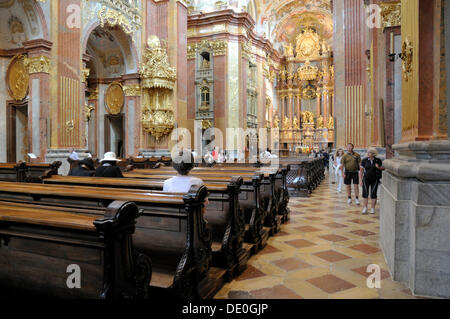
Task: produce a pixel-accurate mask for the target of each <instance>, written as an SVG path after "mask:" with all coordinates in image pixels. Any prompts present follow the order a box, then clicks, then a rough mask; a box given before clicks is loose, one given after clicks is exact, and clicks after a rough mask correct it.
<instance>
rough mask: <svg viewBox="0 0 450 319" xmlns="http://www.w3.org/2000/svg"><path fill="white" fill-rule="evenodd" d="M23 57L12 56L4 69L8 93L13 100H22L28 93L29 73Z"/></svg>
mask: <svg viewBox="0 0 450 319" xmlns="http://www.w3.org/2000/svg"><path fill="white" fill-rule="evenodd" d="M25 59H26V56H24V55H16V56H14V57H13V58H12V60H11V62H10V63H9V65H8V68H7V71H6V85H7V88H8V93H9V95H10V96H11V98H13V99H14V100H15V101H22V100H23V99H24V98H25V97H26V96H27V95H28V88H29V74H28V72H27V66H26V64H25Z"/></svg>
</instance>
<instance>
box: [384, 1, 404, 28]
mask: <svg viewBox="0 0 450 319" xmlns="http://www.w3.org/2000/svg"><path fill="white" fill-rule="evenodd" d="M380 8H381V19H382V25H383V28H387V27H397V26H400V25H401V21H402V15H401V13H402V3H401V2H400V1H397V2H384V3H380Z"/></svg>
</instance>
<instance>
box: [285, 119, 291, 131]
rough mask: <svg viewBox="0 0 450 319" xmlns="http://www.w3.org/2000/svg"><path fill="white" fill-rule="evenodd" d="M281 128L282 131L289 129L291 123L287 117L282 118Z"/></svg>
mask: <svg viewBox="0 0 450 319" xmlns="http://www.w3.org/2000/svg"><path fill="white" fill-rule="evenodd" d="M283 128H284V129H290V128H291V121H289V118H288V117H287V116H285V117H284V121H283Z"/></svg>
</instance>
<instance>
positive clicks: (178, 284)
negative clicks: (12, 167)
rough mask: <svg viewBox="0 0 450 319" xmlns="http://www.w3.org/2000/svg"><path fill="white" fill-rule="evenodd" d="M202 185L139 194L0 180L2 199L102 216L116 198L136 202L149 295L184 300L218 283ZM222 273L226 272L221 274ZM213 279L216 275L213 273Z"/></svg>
mask: <svg viewBox="0 0 450 319" xmlns="http://www.w3.org/2000/svg"><path fill="white" fill-rule="evenodd" d="M206 196H207V190H206V187H200V188H193V189H192V190H191V191H190V192H189V193H188V194H166V193H162V192H155V191H152V192H150V191H147V192H139V191H136V190H132V189H119V188H117V189H113V188H100V187H96V188H93V187H83V186H69V185H46V184H25V183H8V182H0V201H8V202H17V203H22V204H35V205H47V206H54V207H62V208H64V209H67V208H77V209H80V208H84V209H87V210H89V211H91V212H94V211H95V210H97V211H98V214H103V213H104V210H105V208H106V207H107V206H108V205H109V204H110V203H112V202H113V201H115V200H126V201H132V202H135V203H136V205H138V207H139V208H140V209H141V216H140V217H139V218H138V220H137V225H136V232H135V233H134V235H133V242H134V246H135V248H136V250H137V251H138V252H140V253H143V254H145V255H147V256H149V257H150V258H151V260H152V264H153V275H152V280H151V282H150V286H151V288H152V289H151V291H152V292H153V293H157V294H161V293H163V294H168V295H175V296H179V297H183V298H187V297H189V298H192V297H212V295H213V294H214V293H215V292H216V291H217V289H218V288H219V287H220V285H221V284H222V283H217V281H214V280H211V278H210V277H211V276H212V275H211V274H210V273H208V270H209V269H210V263H211V258H212V256H211V234H210V232H208V231H207V229H206V227H205V222H204V219H203V217H202V213H201V205H202V204H203V202H204V199H205V197H206ZM216 272H217V271H216ZM224 272H226V271H224ZM213 275H215V274H213Z"/></svg>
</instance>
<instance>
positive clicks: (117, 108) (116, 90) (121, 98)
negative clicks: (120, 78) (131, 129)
mask: <svg viewBox="0 0 450 319" xmlns="http://www.w3.org/2000/svg"><path fill="white" fill-rule="evenodd" d="M124 102H125V93H124V92H123V88H122V85H121V84H120V83H118V82H113V83H111V84H110V85H109V86H108V88H107V89H106V92H105V106H106V110H107V111H108V113H109V114H111V115H117V114H119V113H120V112H121V111H122V107H123V103H124Z"/></svg>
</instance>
